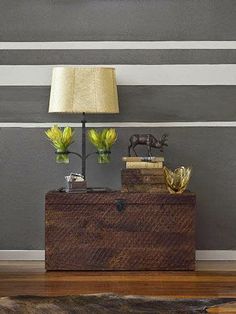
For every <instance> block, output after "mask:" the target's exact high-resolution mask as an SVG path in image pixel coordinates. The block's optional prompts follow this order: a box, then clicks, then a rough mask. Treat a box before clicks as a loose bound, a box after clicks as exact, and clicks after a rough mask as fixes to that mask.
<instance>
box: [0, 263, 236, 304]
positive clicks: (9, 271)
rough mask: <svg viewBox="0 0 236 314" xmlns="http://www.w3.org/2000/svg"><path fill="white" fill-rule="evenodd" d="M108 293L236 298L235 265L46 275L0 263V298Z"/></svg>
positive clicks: (36, 268) (30, 266)
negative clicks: (191, 270)
mask: <svg viewBox="0 0 236 314" xmlns="http://www.w3.org/2000/svg"><path fill="white" fill-rule="evenodd" d="M107 292H108V293H111V292H112V293H116V294H123V295H148V296H161V297H170V298H173V297H174V298H176V297H177V298H199V297H201V298H209V297H217V298H218V297H235V298H236V262H201V263H200V262H199V263H198V264H197V271H196V272H45V270H44V263H42V262H10V261H9V262H0V296H14V295H41V296H56V295H78V294H93V293H107Z"/></svg>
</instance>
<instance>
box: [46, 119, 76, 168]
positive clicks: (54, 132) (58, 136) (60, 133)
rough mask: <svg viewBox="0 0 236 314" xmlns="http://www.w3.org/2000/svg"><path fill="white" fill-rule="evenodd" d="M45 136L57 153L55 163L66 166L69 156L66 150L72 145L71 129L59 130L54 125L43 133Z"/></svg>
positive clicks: (72, 133)
mask: <svg viewBox="0 0 236 314" xmlns="http://www.w3.org/2000/svg"><path fill="white" fill-rule="evenodd" d="M45 134H46V136H47V137H48V139H49V140H50V141H51V143H52V145H53V147H54V148H55V149H56V152H57V153H58V154H57V156H56V162H58V163H66V164H68V163H69V156H68V154H67V150H68V147H69V146H70V145H71V144H72V143H73V136H74V131H73V129H72V128H71V127H65V128H64V129H61V128H59V127H58V126H57V125H54V126H53V127H52V128H51V129H48V130H47V131H45ZM63 153H64V154H63Z"/></svg>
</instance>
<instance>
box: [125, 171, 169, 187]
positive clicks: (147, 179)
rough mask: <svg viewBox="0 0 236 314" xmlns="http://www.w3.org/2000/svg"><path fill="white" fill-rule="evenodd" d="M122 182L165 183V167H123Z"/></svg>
mask: <svg viewBox="0 0 236 314" xmlns="http://www.w3.org/2000/svg"><path fill="white" fill-rule="evenodd" d="M121 184H122V185H135V184H157V185H158V184H165V177H164V171H163V169H161V168H160V169H155V168H154V169H121Z"/></svg>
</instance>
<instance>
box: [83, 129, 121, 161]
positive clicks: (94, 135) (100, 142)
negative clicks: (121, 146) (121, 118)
mask: <svg viewBox="0 0 236 314" xmlns="http://www.w3.org/2000/svg"><path fill="white" fill-rule="evenodd" d="M88 138H89V140H90V142H91V143H92V144H93V145H94V146H95V147H96V149H97V153H98V162H99V163H108V162H110V160H111V159H110V154H111V147H112V145H113V144H114V143H115V142H116V140H117V133H116V130H115V129H103V130H102V131H100V132H99V131H97V130H95V129H91V130H89V131H88Z"/></svg>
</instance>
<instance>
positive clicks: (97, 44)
mask: <svg viewBox="0 0 236 314" xmlns="http://www.w3.org/2000/svg"><path fill="white" fill-rule="evenodd" d="M2 49H63V50H64V49H70V50H71V49H80V50H81V49H82V50H83V49H236V41H64V42H63V41H62V42H0V50H2Z"/></svg>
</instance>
